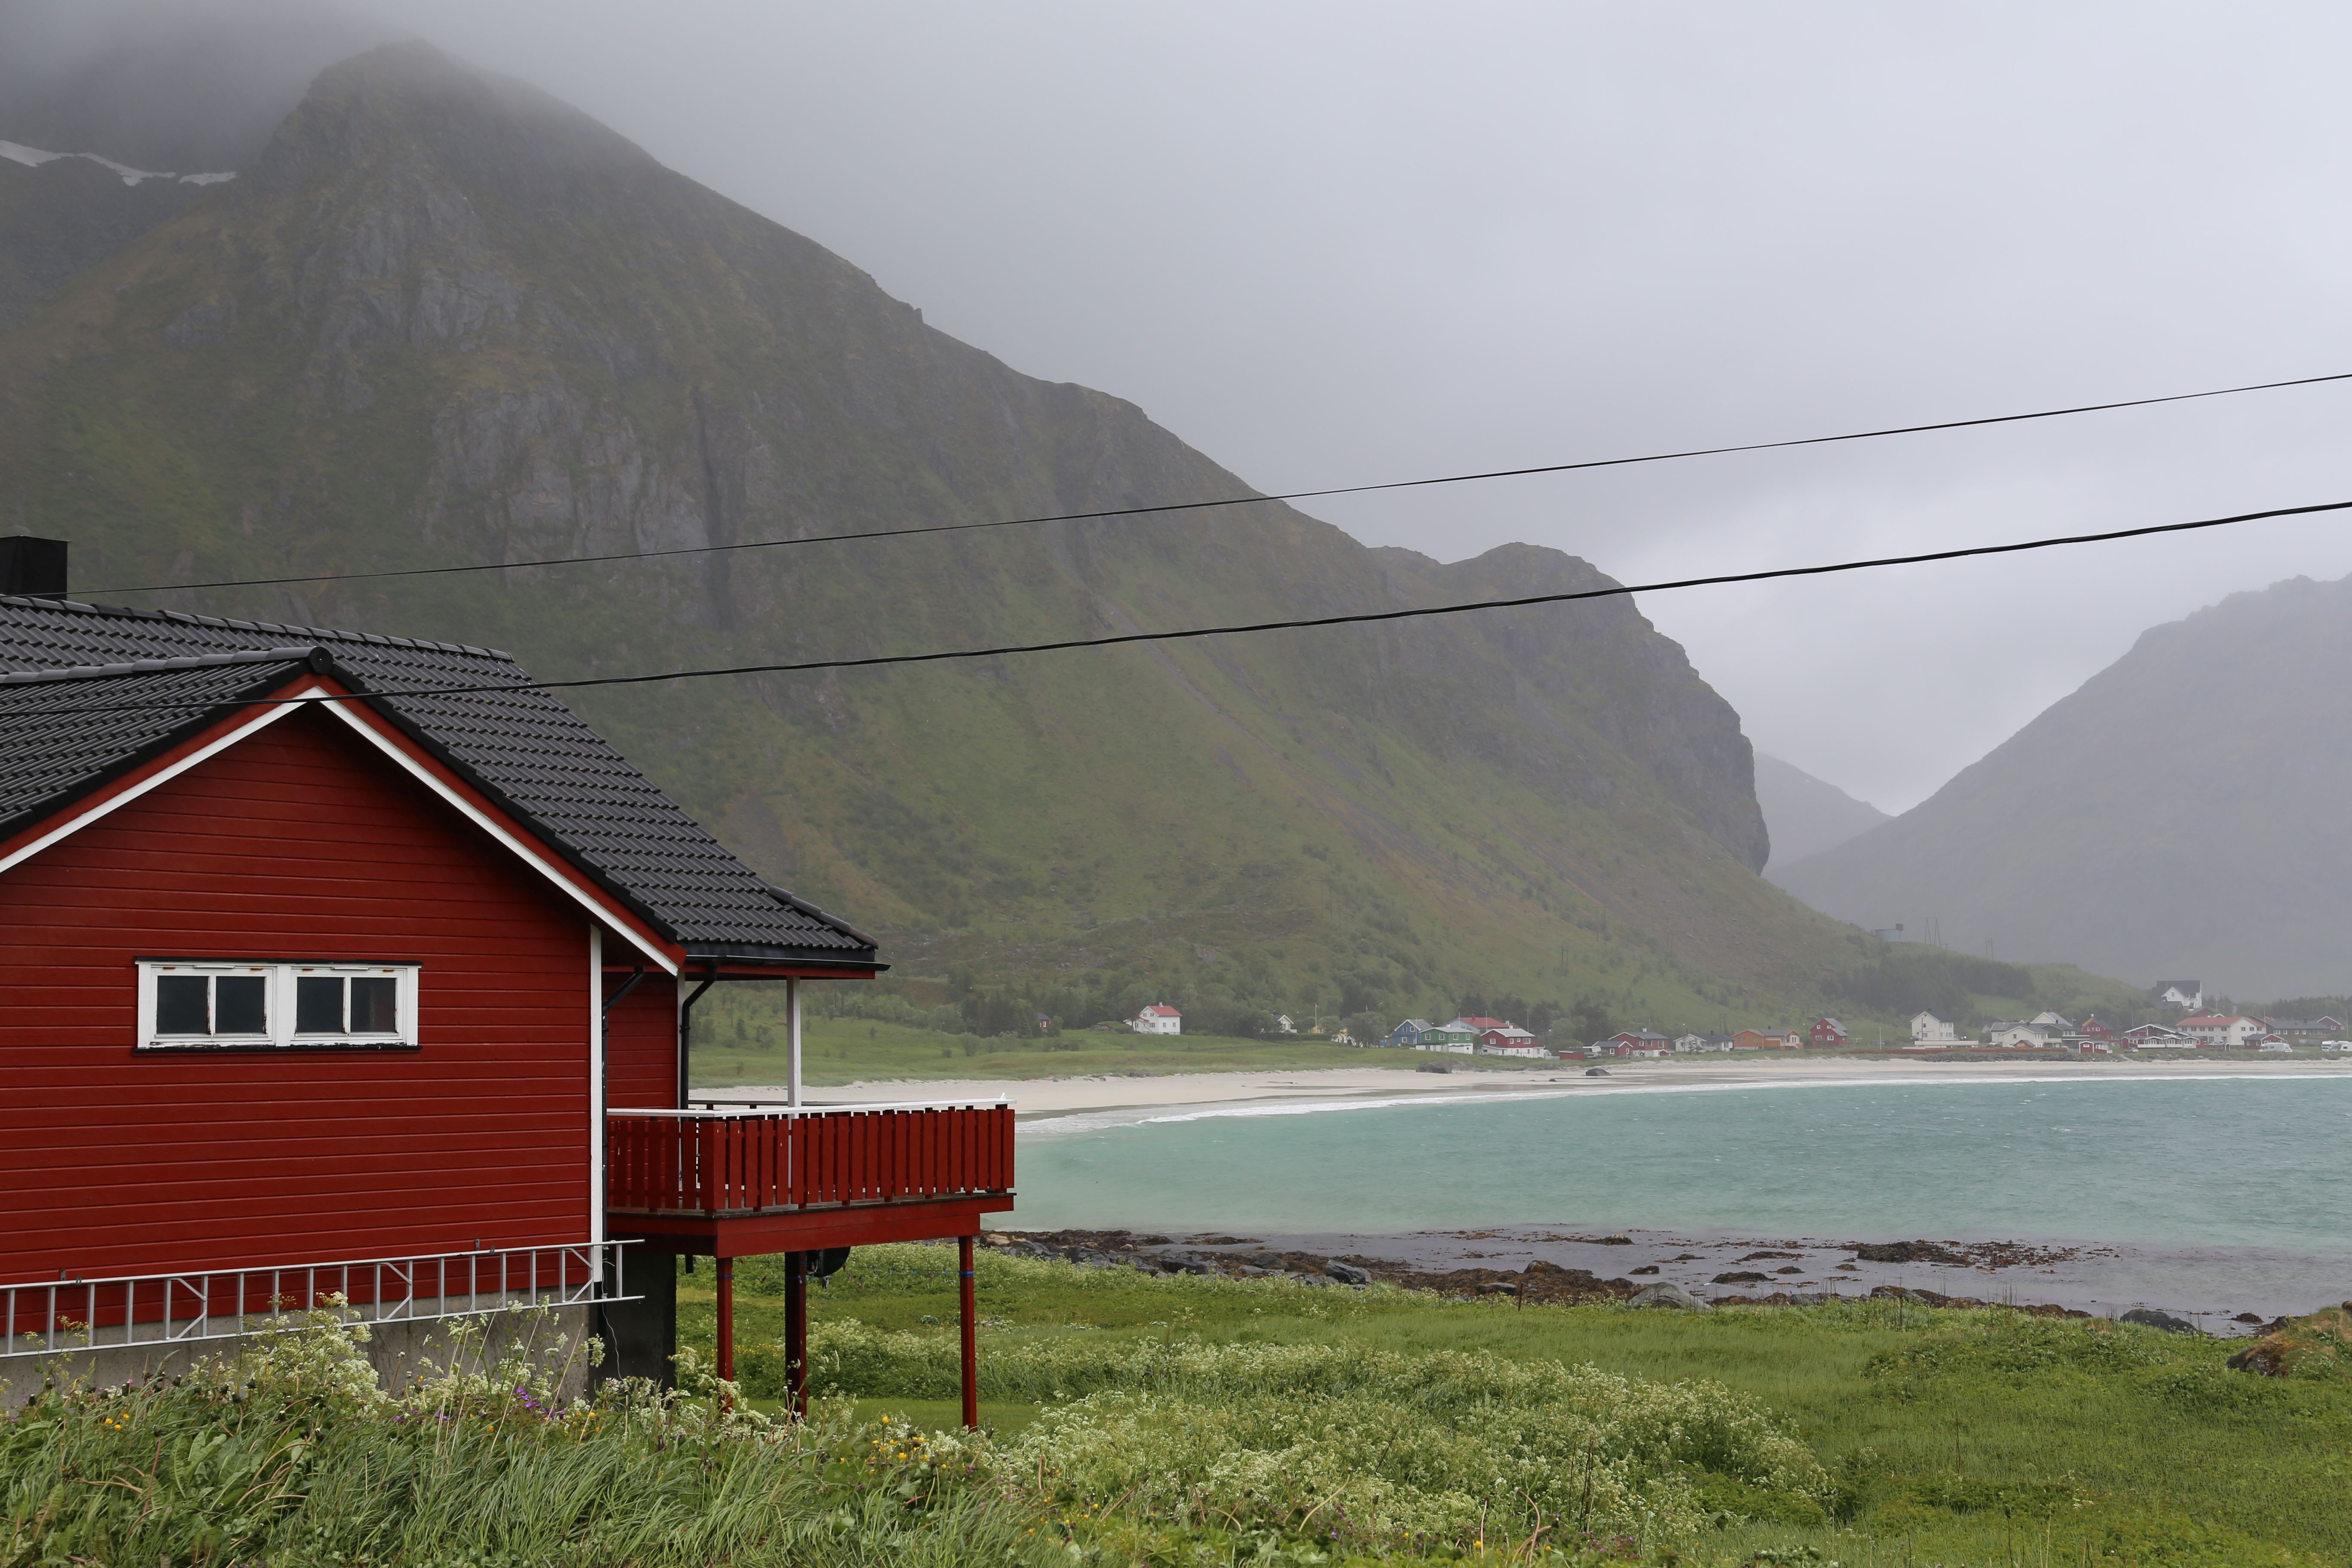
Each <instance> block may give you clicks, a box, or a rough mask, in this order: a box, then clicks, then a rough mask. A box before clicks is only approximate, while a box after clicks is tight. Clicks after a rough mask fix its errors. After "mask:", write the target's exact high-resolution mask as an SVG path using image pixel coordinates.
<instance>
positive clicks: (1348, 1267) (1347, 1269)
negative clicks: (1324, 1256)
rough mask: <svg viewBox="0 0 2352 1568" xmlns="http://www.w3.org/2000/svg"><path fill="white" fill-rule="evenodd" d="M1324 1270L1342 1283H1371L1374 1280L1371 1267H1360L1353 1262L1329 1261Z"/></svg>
mask: <svg viewBox="0 0 2352 1568" xmlns="http://www.w3.org/2000/svg"><path fill="white" fill-rule="evenodd" d="M1323 1272H1324V1273H1326V1274H1328V1275H1329V1276H1330V1277H1331V1278H1332V1279H1337V1280H1338V1281H1339V1283H1340V1284H1342V1285H1369V1284H1370V1283H1371V1282H1372V1276H1371V1272H1370V1270H1369V1269H1363V1268H1357V1267H1356V1266H1355V1265H1354V1264H1352V1263H1327V1264H1325V1265H1324V1266H1323Z"/></svg>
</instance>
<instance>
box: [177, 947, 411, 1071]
mask: <svg viewBox="0 0 2352 1568" xmlns="http://www.w3.org/2000/svg"><path fill="white" fill-rule="evenodd" d="M416 973H417V966H416V965H415V964H414V963H298V962H270V963H246V962H242V961H238V960H233V959H219V960H214V959H202V958H142V959H141V960H140V961H139V1038H138V1041H137V1048H138V1049H140V1050H142V1051H274V1050H290V1051H335V1050H362V1051H364V1050H413V1049H415V1047H416Z"/></svg>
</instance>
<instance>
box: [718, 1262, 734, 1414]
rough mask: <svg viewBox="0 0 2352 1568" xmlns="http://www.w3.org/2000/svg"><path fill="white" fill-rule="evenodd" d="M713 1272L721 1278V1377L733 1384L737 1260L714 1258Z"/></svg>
mask: <svg viewBox="0 0 2352 1568" xmlns="http://www.w3.org/2000/svg"><path fill="white" fill-rule="evenodd" d="M712 1270H713V1272H715V1273H716V1274H717V1275H718V1276H719V1376H720V1377H721V1378H723V1379H725V1380H726V1381H727V1382H729V1383H732V1382H734V1381H735V1260H734V1259H733V1258H714V1259H712Z"/></svg>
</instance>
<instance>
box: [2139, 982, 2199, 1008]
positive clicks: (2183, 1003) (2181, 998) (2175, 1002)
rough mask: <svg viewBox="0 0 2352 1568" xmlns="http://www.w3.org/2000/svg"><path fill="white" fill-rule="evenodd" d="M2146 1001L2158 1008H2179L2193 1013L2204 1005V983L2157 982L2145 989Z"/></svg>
mask: <svg viewBox="0 0 2352 1568" xmlns="http://www.w3.org/2000/svg"><path fill="white" fill-rule="evenodd" d="M2147 999H2148V1000H2149V1001H2151V1002H2153V1003H2155V1004H2156V1005H2158V1006H2159V1007H2179V1008H2180V1009H2182V1010H2183V1011H2184V1012H2189V1013H2194V1012H2196V1011H2198V1010H2199V1009H2200V1008H2201V1007H2203V1006H2204V1005H2205V983H2204V982H2203V981H2201V980H2159V981H2158V982H2157V983H2156V984H2153V985H2151V986H2149V987H2148V988H2147Z"/></svg>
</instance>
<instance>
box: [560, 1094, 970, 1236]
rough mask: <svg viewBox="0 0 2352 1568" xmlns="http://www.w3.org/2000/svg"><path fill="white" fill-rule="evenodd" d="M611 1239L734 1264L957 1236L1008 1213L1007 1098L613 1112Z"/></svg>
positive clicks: (609, 1133)
mask: <svg viewBox="0 0 2352 1568" xmlns="http://www.w3.org/2000/svg"><path fill="white" fill-rule="evenodd" d="M604 1190H605V1213H606V1215H607V1224H608V1226H609V1228H610V1230H611V1232H612V1233H613V1234H615V1235H625V1236H634V1237H643V1238H644V1239H645V1240H646V1243H647V1244H648V1245H650V1246H653V1247H656V1248H658V1249H662V1250H668V1251H679V1252H698V1253H709V1254H711V1255H713V1256H717V1257H740V1256H746V1255H750V1254H753V1253H765V1252H800V1251H813V1250H817V1249H821V1248H824V1247H855V1246H861V1245H867V1244H870V1243H874V1242H880V1241H911V1240H920V1239H928V1238H930V1237H949V1236H968V1235H971V1233H972V1232H974V1231H976V1230H977V1229H978V1228H979V1217H980V1215H982V1214H987V1213H994V1212H999V1211H1002V1210H1005V1209H1009V1208H1011V1207H1012V1206H1013V1107H1012V1106H1011V1105H1010V1104H1006V1103H1002V1102H1000V1103H996V1104H981V1105H974V1104H969V1103H947V1104H904V1105H818V1106H803V1107H799V1108H797V1109H794V1108H787V1107H776V1106H757V1107H752V1106H746V1107H741V1108H729V1107H723V1106H719V1107H712V1108H709V1109H698V1110H612V1111H609V1112H607V1113H606V1119H605V1166H604Z"/></svg>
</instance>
